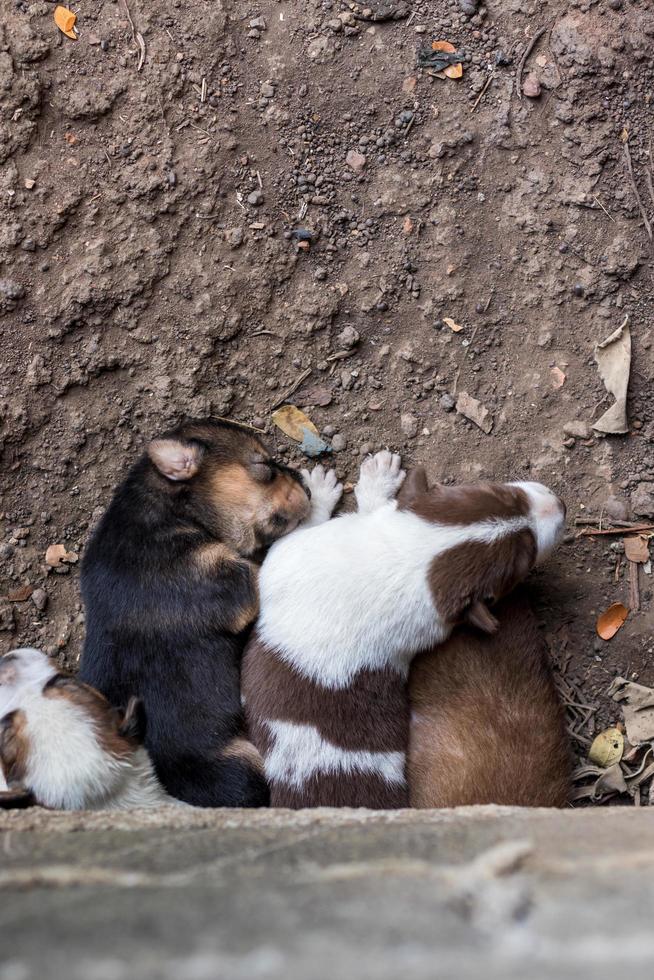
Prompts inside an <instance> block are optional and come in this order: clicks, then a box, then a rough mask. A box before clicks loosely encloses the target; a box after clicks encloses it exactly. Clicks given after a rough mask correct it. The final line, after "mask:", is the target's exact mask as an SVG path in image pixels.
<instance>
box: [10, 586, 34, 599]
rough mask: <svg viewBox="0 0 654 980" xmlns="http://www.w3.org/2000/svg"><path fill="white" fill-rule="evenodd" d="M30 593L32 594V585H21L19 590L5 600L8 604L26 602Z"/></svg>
mask: <svg viewBox="0 0 654 980" xmlns="http://www.w3.org/2000/svg"><path fill="white" fill-rule="evenodd" d="M32 592H34V586H33V585H21V587H20V588H19V589H14V591H13V592H10V593H9V595H8V596H7V598H8V599H9V602H27V600H28V599H29V597H30V596H31V594H32Z"/></svg>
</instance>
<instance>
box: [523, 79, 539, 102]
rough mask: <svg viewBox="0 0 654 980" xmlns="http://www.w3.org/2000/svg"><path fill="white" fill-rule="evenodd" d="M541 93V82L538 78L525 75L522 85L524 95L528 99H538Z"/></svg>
mask: <svg viewBox="0 0 654 980" xmlns="http://www.w3.org/2000/svg"><path fill="white" fill-rule="evenodd" d="M540 93H541V87H540V82H539V81H538V79H537V78H536V76H535V75H532V74H529V75H525V78H524V81H523V83H522V94H523V95H526V96H527V98H528V99H537V98H538V96H539V95H540Z"/></svg>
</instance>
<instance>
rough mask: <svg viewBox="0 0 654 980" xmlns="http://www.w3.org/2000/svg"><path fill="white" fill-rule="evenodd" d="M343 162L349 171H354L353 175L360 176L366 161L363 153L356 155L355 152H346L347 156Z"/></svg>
mask: <svg viewBox="0 0 654 980" xmlns="http://www.w3.org/2000/svg"><path fill="white" fill-rule="evenodd" d="M345 162H346V164H347V165H348V167H349V168H350V170H354V172H355V174H360V173H361V172H362V171H363V169H364V167H365V165H366V163H367V160H366V157H364V155H363V153H358V152H357V150H348V153H347V156H346V157H345Z"/></svg>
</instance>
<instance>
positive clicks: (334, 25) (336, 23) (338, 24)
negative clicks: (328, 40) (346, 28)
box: [327, 17, 343, 34]
mask: <svg viewBox="0 0 654 980" xmlns="http://www.w3.org/2000/svg"><path fill="white" fill-rule="evenodd" d="M327 27H328V28H329V29H330V31H333V32H334V34H340V32H341V31H342V30H343V21H342V20H339V19H338V17H335V18H334V19H333V20H328V21H327Z"/></svg>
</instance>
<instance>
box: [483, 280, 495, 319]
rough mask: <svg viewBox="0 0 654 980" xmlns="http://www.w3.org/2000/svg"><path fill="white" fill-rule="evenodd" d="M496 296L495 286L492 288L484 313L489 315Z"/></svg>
mask: <svg viewBox="0 0 654 980" xmlns="http://www.w3.org/2000/svg"><path fill="white" fill-rule="evenodd" d="M494 295H495V286H491V291H490V296H489V297H488V299H487V300H486V306H485V307H484V313H488V310H489V308H490V305H491V303H492V302H493V296H494Z"/></svg>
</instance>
